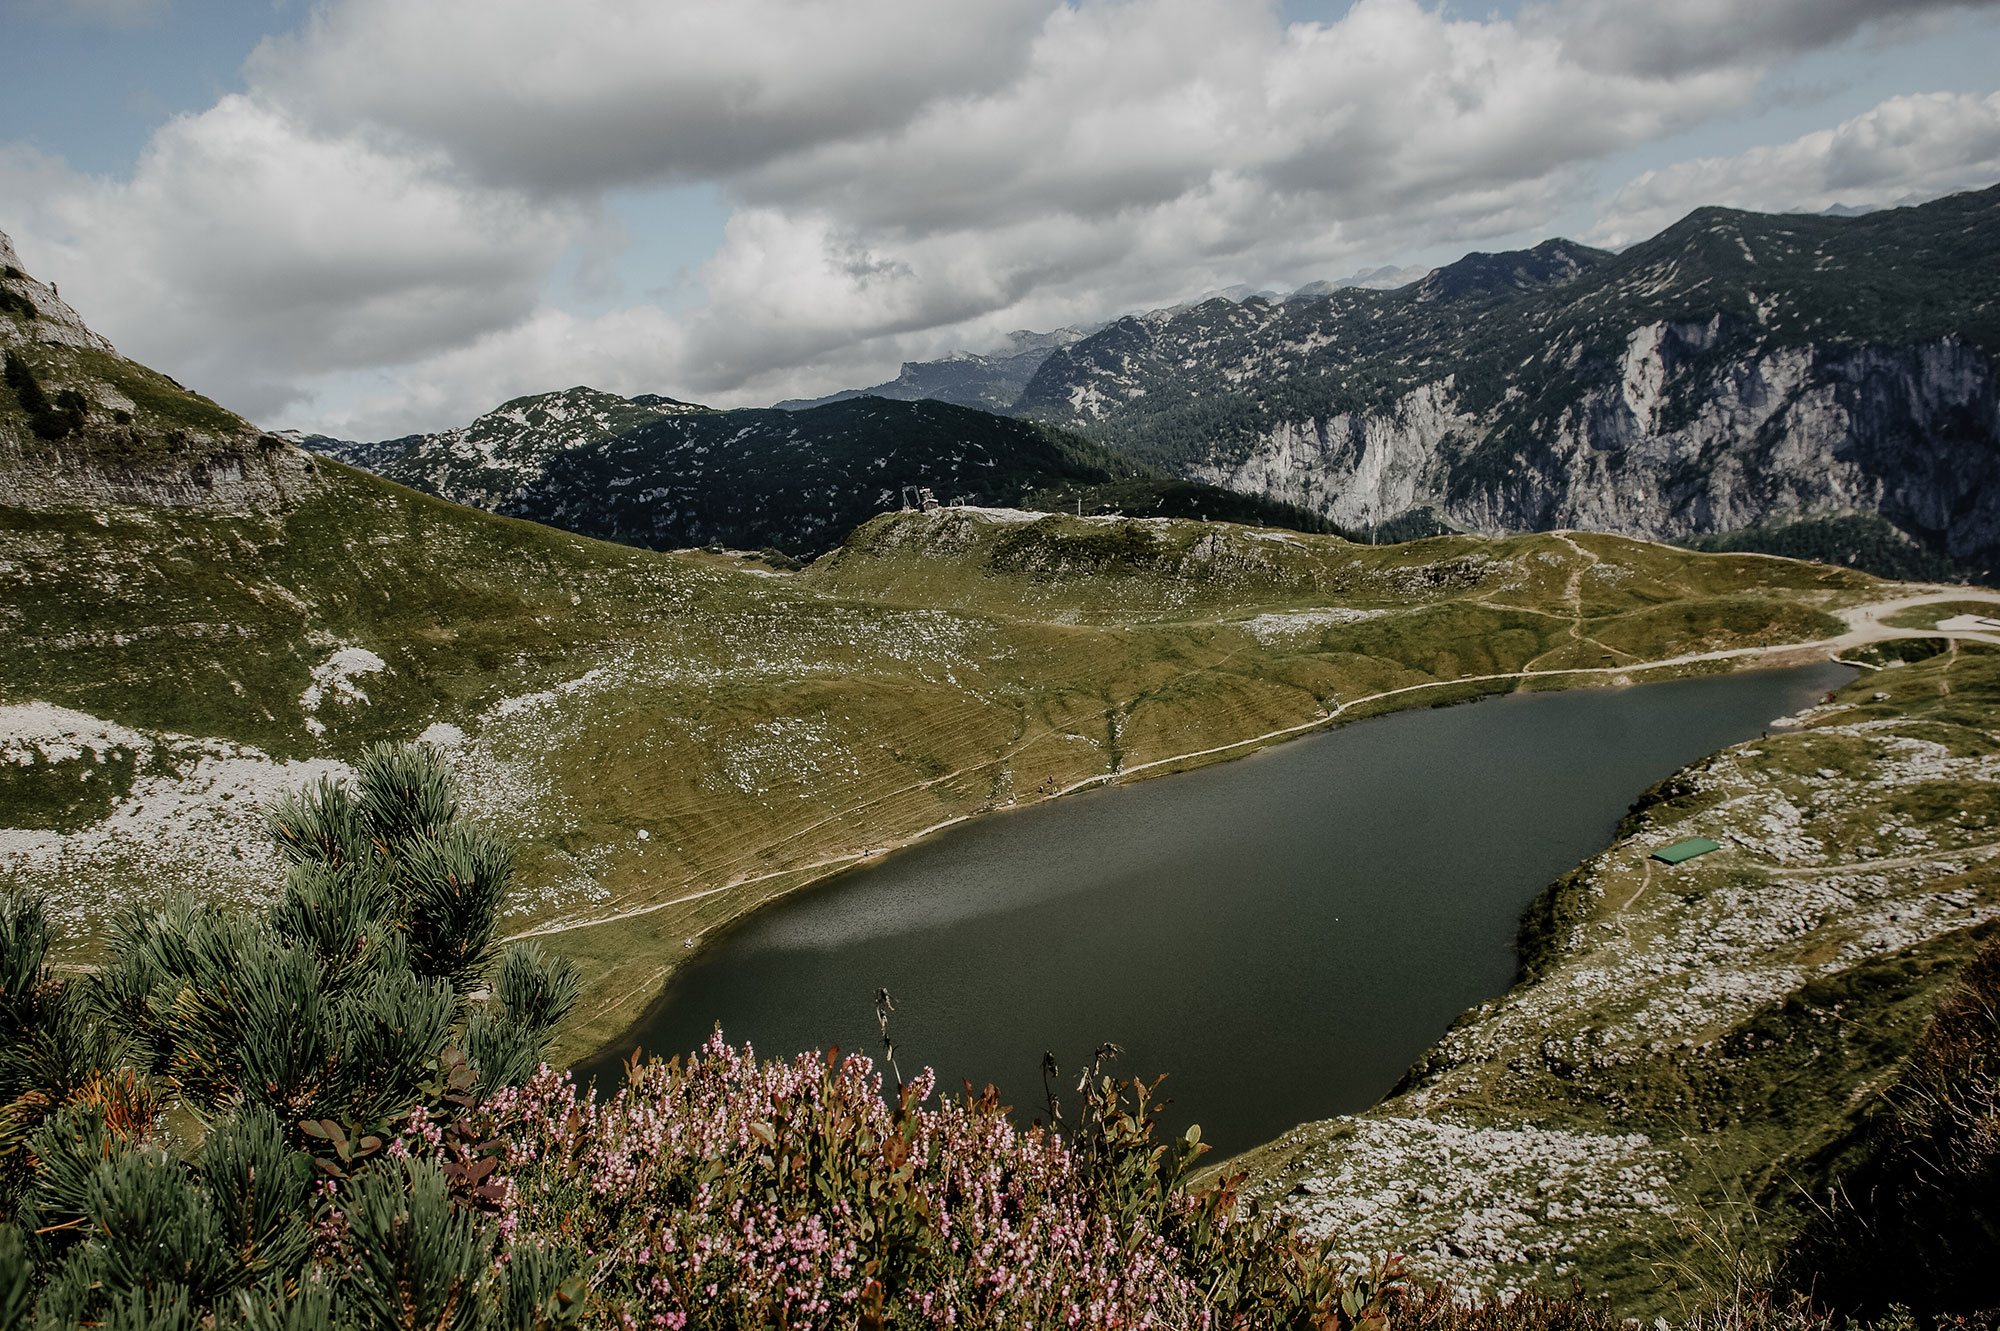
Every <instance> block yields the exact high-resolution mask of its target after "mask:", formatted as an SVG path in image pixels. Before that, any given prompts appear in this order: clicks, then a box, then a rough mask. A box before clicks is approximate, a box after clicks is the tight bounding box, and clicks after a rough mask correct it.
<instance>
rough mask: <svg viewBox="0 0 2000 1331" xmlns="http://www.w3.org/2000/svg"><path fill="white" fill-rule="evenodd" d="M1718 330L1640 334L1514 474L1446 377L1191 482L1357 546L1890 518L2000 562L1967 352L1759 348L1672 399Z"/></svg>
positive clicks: (1967, 554) (1982, 414)
mask: <svg viewBox="0 0 2000 1331" xmlns="http://www.w3.org/2000/svg"><path fill="white" fill-rule="evenodd" d="M1720 322H1721V321H1720V320H1719V319H1715V320H1710V321H1708V322H1705V323H1667V322H1657V323H1651V324H1646V325H1643V326H1641V327H1639V328H1637V329H1634V330H1633V331H1632V333H1631V334H1630V336H1629V338H1628V340H1627V343H1626V347H1625V351H1624V355H1623V356H1622V358H1621V360H1620V370H1621V371H1622V373H1621V374H1620V375H1619V377H1618V378H1617V379H1615V380H1613V381H1610V382H1604V383H1599V384H1597V385H1594V386H1591V387H1589V388H1587V389H1585V390H1584V391H1583V392H1582V393H1581V394H1579V396H1578V397H1577V399H1576V401H1575V402H1573V403H1572V404H1570V405H1568V406H1567V407H1565V408H1564V409H1563V410H1562V412H1561V413H1560V414H1559V415H1558V416H1557V417H1556V418H1555V419H1554V420H1552V421H1549V422H1547V423H1545V424H1544V425H1543V426H1542V427H1541V428H1540V429H1538V430H1536V431H1534V432H1533V435H1532V442H1531V446H1530V447H1529V448H1527V449H1526V450H1524V456H1520V457H1519V458H1518V459H1517V462H1516V465H1514V466H1510V467H1508V468H1506V469H1505V470H1504V471H1501V472H1498V473H1495V472H1492V471H1490V470H1486V471H1482V470H1480V469H1478V468H1476V466H1475V467H1473V468H1467V467H1464V466H1462V465H1461V464H1463V463H1464V462H1465V461H1466V460H1467V459H1468V458H1474V457H1476V453H1477V446H1478V445H1479V444H1480V443H1481V442H1483V441H1485V440H1487V439H1488V438H1489V437H1490V436H1492V435H1494V434H1495V433H1496V431H1497V430H1498V429H1499V427H1500V426H1501V424H1502V419H1503V417H1504V415H1505V414H1506V408H1507V407H1509V406H1511V405H1512V404H1511V403H1504V404H1502V407H1501V409H1499V410H1491V411H1485V412H1481V411H1477V410H1472V409H1468V408H1467V406H1466V405H1464V404H1463V402H1462V400H1461V395H1460V394H1459V393H1458V391H1457V389H1456V384H1455V382H1454V379H1453V377H1452V376H1446V377H1445V378H1443V379H1441V380H1438V381H1435V382H1432V383H1428V384H1425V385H1423V386H1422V387H1420V388H1416V389H1413V390H1411V391H1409V392H1407V393H1405V394H1403V395H1402V396H1401V397H1399V398H1397V399H1396V400H1395V401H1394V402H1393V403H1392V404H1390V405H1389V406H1388V407H1387V408H1386V409H1377V410H1371V411H1358V412H1342V413H1338V414H1335V415H1331V416H1325V417H1319V418H1316V419H1315V418H1307V419H1303V420H1294V421H1286V422H1281V423H1280V424H1278V425H1277V426H1276V427H1274V428H1272V429H1271V430H1269V431H1268V432H1267V433H1266V434H1264V435H1263V436H1262V437H1261V438H1260V439H1258V440H1257V441H1256V442H1255V443H1254V444H1253V445H1252V446H1251V447H1250V449H1249V450H1248V452H1247V453H1246V454H1245V455H1244V456H1242V457H1240V458H1233V459H1229V460H1227V461H1220V460H1217V461H1208V462H1202V463H1196V464H1194V465H1192V466H1190V467H1189V468H1188V470H1189V473H1190V474H1191V475H1193V476H1195V477H1197V478H1199V479H1201V480H1205V481H1209V482H1211V483H1213V484H1216V485H1221V486H1224V487H1226V488H1229V489H1233V490H1240V491H1245V492H1249V493H1256V494H1262V495H1267V496H1269V497H1271V498H1275V499H1281V500H1284V501H1286V502H1289V503H1294V504H1298V505H1300V506H1301V507H1305V508H1309V509H1312V510H1314V511H1316V512H1319V513H1322V514H1324V515H1326V516H1327V517H1329V518H1331V519H1332V520H1333V521H1335V522H1337V523H1340V524H1342V525H1344V526H1349V527H1360V526H1363V525H1366V524H1368V523H1371V522H1380V521H1383V520H1385V519H1387V518H1389V517H1392V516H1394V515H1396V514H1399V513H1403V512H1406V511H1408V510H1411V509H1414V508H1423V507H1431V508H1435V509H1437V510H1438V511H1440V512H1442V513H1443V514H1445V515H1446V516H1447V517H1448V518H1449V519H1450V520H1451V521H1453V522H1456V523H1458V524H1459V525H1462V526H1464V527H1466V528H1468V529H1470V530H1476V531H1487V532H1498V531H1510V530H1511V531H1518V530H1523V529H1530V530H1533V529H1548V528H1556V527H1579V528H1586V529H1591V530H1600V531H1616V532H1620V533H1624V534H1627V535H1635V536H1645V537H1649V538H1652V539H1655V540H1678V539H1682V538H1685V537H1689V536H1694V535H1699V534H1703V533H1707V532H1719V531H1733V530H1738V529H1741V528H1745V527H1755V526H1762V525H1768V524H1772V523H1775V522H1782V521H1788V520H1793V519H1797V518H1805V517H1821V516H1831V515H1837V514H1844V513H1879V514H1880V515H1881V516H1883V517H1884V518H1886V519H1888V520H1889V521H1890V522H1891V523H1893V524H1894V525H1895V526H1897V527H1898V528H1901V529H1902V530H1904V531H1906V532H1909V533H1911V534H1913V535H1915V536H1918V537H1919V538H1921V539H1922V540H1924V541H1925V542H1926V543H1927V544H1932V545H1934V546H1936V547H1938V548H1941V549H1943V550H1945V551H1946V552H1948V553H1949V554H1951V555H1952V556H1953V557H1955V558H1958V559H1961V560H1965V561H1968V562H1972V563H1975V564H1979V565H1982V566H1986V565H1990V564H1991V563H1992V562H1993V559H1994V557H1995V554H1996V552H2000V485H1996V481H2000V385H1996V379H1995V372H1994V365H1993V362H1992V360H1991V358H1990V357H1988V356H1987V355H1986V354H1985V353H1983V352H1982V351H1980V350H1978V349H1975V348H1972V347H1969V346H1966V345H1965V344H1964V343H1962V342H1960V341H1958V340H1956V339H1951V338H1947V339H1943V340H1940V341H1937V342H1932V343H1927V344H1924V345H1920V346H1913V347H1894V348H1878V347H1860V348H1845V347H1791V346H1775V347H1761V348H1758V349H1757V350H1755V351H1753V352H1751V353H1749V354H1746V355H1741V356H1735V357H1729V358H1726V359H1723V360H1721V361H1719V362H1716V363H1713V364H1712V365H1710V366H1707V367H1705V370H1704V373H1703V382H1702V383H1701V384H1700V385H1699V386H1698V387H1696V386H1685V385H1683V386H1680V387H1679V388H1677V389H1676V388H1675V387H1674V386H1675V385H1676V384H1677V382H1678V381H1679V380H1680V378H1681V376H1682V374H1683V371H1684V368H1685V367H1686V366H1687V365H1689V364H1690V363H1693V362H1697V361H1699V360H1700V358H1701V357H1703V356H1704V355H1705V354H1706V353H1707V352H1709V351H1710V350H1711V349H1712V348H1713V347H1714V346H1715V345H1716V343H1717V341H1718V325H1719V324H1720Z"/></svg>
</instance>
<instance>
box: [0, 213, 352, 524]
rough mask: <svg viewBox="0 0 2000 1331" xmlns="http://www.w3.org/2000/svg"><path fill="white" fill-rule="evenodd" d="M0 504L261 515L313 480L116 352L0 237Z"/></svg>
mask: <svg viewBox="0 0 2000 1331" xmlns="http://www.w3.org/2000/svg"><path fill="white" fill-rule="evenodd" d="M0 352H4V354H5V356H6V358H7V361H8V365H9V370H8V376H7V381H6V383H5V385H4V386H0V507H6V508H16V509H30V510H49V509H63V508H69V509H73V508H90V507H102V506H104V505H112V504H135V505H146V506H154V507H167V508H210V509H219V510H226V511H230V512H269V511H273V510H276V509H279V508H283V507H285V506H286V505H288V504H291V503H295V502H296V501H297V500H298V499H299V498H300V497H302V496H303V495H304V494H305V493H306V492H307V491H308V490H310V489H311V488H312V487H313V486H315V485H316V484H318V482H319V479H320V476H319V467H320V464H319V463H318V462H316V461H315V460H314V458H313V457H312V455H311V454H309V453H307V452H306V451H304V450H303V449H300V448H298V447H297V446H295V445H293V444H291V443H289V442H287V441H285V440H282V439H279V438H277V437H275V436H272V435H267V434H263V433H262V432H260V431H259V430H258V429H257V428H256V427H255V426H253V425H251V424H250V423H249V422H248V421H246V420H244V419H242V418H241V417H239V416H237V415H235V414H234V413H232V412H229V411H226V410H224V409H223V408H221V407H219V406H217V405H216V404H215V403H213V402H210V401H209V400H208V399H207V398H204V397H201V396H200V395H198V394H196V393H192V392H189V391H188V390H187V389H186V388H183V387H182V386H181V385H180V384H178V383H175V382H174V381H173V380H172V379H170V378H168V377H167V376H165V375H163V374H159V373H157V372H155V371H153V370H149V369H147V368H146V367H145V366H143V365H139V364H137V363H135V362H133V361H129V360H127V359H125V357H123V356H121V355H119V354H118V351H117V349H116V348H114V347H113V346H112V345H111V343H110V342H109V341H107V340H106V339H105V338H103V337H101V336H99V335H98V334H97V333H95V332H93V331H91V329H90V328H89V326H88V325H86V324H85V323H84V322H83V319H82V317H81V316H80V315H78V314H77V312H76V311H75V310H74V309H73V308H71V307H70V305H69V304H68V303H67V302H65V301H63V300H62V299H61V298H60V297H59V296H58V295H57V293H56V289H55V287H54V285H53V284H50V283H45V282H41V281H38V280H36V279H35V278H34V277H32V276H30V275H29V274H27V273H25V272H23V271H22V270H21V267H20V259H19V256H18V255H16V253H15V252H14V246H13V243H12V241H10V240H9V239H8V238H7V237H6V236H5V235H4V234H0Z"/></svg>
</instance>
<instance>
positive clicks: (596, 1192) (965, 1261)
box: [489, 1035, 1393, 1328]
mask: <svg viewBox="0 0 2000 1331" xmlns="http://www.w3.org/2000/svg"><path fill="white" fill-rule="evenodd" d="M628 1082H629V1084H628V1085H627V1086H626V1087H625V1088H624V1089H622V1090H620V1091H619V1092H618V1093H617V1094H616V1095H615V1096H612V1097H610V1098H608V1099H598V1100H592V1099H591V1098H590V1097H589V1096H588V1095H586V1094H583V1093H580V1092H579V1091H578V1090H577V1088H576V1087H575V1085H574V1084H573V1083H572V1082H571V1081H570V1080H569V1079H568V1078H567V1077H566V1076H564V1075H562V1074H559V1073H556V1072H553V1071H550V1070H548V1069H544V1070H543V1071H542V1073H541V1074H540V1075H538V1076H536V1077H534V1078H533V1079H531V1080H530V1081H529V1082H528V1083H527V1084H526V1085H525V1086H522V1087H520V1088H518V1089H515V1090H509V1091H505V1092H502V1093H501V1094H500V1095H499V1096H497V1097H496V1098H494V1099H493V1100H492V1101H490V1102H489V1108H490V1109H491V1111H492V1112H493V1113H494V1114H495V1115H496V1116H498V1117H500V1118H502V1119H505V1120H508V1121H510V1126H509V1127H508V1128H507V1129H506V1130H505V1132H504V1134H503V1135H504V1137H505V1139H506V1140H507V1142H508V1147H507V1151H506V1155H505V1158H504V1161H503V1166H502V1168H503V1171H504V1172H505V1173H506V1174H507V1175H508V1180H509V1186H510V1189H511V1195H510V1198H509V1200H508V1203H507V1205H506V1208H505V1216H504V1218H503V1220H502V1225H503V1227H504V1228H506V1229H508V1230H510V1231H511V1232H514V1233H516V1234H525V1233H528V1232H534V1233H537V1234H539V1235H540V1236H541V1237H542V1238H543V1239H544V1240H546V1241H550V1242H553V1243H558V1244H561V1245H563V1246H565V1247H567V1248H569V1249H571V1250H572V1251H575V1252H578V1253H580V1254H581V1255H582V1257H583V1263H584V1269H585V1270H586V1271H587V1273H588V1275H587V1279H588V1282H589V1284H590V1286H591V1290H592V1294H591V1298H590V1304H591V1311H592V1313H594V1314H596V1315H598V1316H602V1317H603V1318H605V1319H606V1320H607V1321H610V1322H614V1323H621V1324H623V1325H626V1326H662V1327H670V1328H683V1327H724V1326H728V1327H737V1326H759V1327H764V1326H769V1327H786V1328H792V1327H825V1326H860V1327H872V1328H882V1327H1100V1328H1113V1327H1118V1328H1126V1327H1130V1328H1143V1327H1160V1328H1172V1327H1214V1328H1222V1327H1233V1326H1243V1327H1250V1326H1257V1327H1267V1326H1302V1327H1305V1326H1309V1327H1329V1328H1345V1327H1351V1326H1354V1325H1355V1324H1357V1323H1361V1322H1369V1321H1374V1322H1377V1323H1379V1321H1380V1317H1379V1312H1378V1305H1379V1304H1380V1302H1381V1299H1382V1298H1383V1297H1384V1294H1385V1292H1386V1287H1387V1286H1388V1285H1389V1284H1391V1283H1392V1277H1393V1272H1390V1271H1378V1272H1375V1273H1371V1274H1369V1275H1363V1276H1359V1277H1356V1278H1352V1279H1349V1278H1344V1277H1343V1275H1342V1273H1341V1272H1340V1271H1339V1270H1338V1268H1337V1267H1336V1266H1334V1265H1333V1263H1332V1262H1331V1261H1330V1260H1329V1259H1328V1256H1327V1254H1326V1251H1325V1250H1324V1249H1321V1248H1309V1247H1307V1246H1306V1245H1304V1244H1302V1243H1299V1242H1298V1241H1297V1240H1295V1239H1294V1238H1293V1237H1292V1235H1291V1234H1290V1232H1289V1228H1288V1227H1287V1226H1286V1225H1284V1224H1281V1223H1272V1222H1270V1221H1267V1220H1266V1219H1264V1218H1263V1217H1260V1216H1252V1217H1248V1218H1244V1219H1240V1220H1239V1219H1233V1218H1232V1216H1231V1212H1232V1210H1233V1208H1234V1205H1235V1194H1234V1190H1233V1187H1232V1186H1230V1184H1228V1183H1226V1182H1225V1183H1222V1184H1218V1185H1216V1186H1213V1187H1210V1188H1208V1189H1205V1190H1201V1191H1195V1192H1188V1191H1185V1190H1183V1189H1181V1188H1180V1187H1178V1186H1177V1185H1178V1184H1179V1183H1180V1181H1181V1179H1182V1176H1183V1175H1184V1173H1185V1169H1186V1166H1187V1165H1188V1163H1189V1162H1191V1161H1192V1160H1193V1159H1194V1158H1195V1157H1196V1156H1197V1155H1198V1154H1199V1153H1200V1151H1201V1150H1202V1148H1201V1146H1200V1145H1199V1138H1198V1136H1197V1134H1194V1133H1190V1134H1189V1135H1188V1136H1187V1137H1185V1138H1179V1139H1175V1140H1172V1141H1169V1142H1166V1143H1163V1144H1156V1143H1155V1142H1154V1141H1153V1140H1152V1119H1151V1110H1150V1103H1149V1098H1148V1095H1147V1088H1144V1087H1136V1086H1133V1087H1121V1086H1118V1085H1117V1084H1115V1083H1112V1082H1111V1081H1110V1080H1109V1079H1106V1080H1105V1081H1104V1082H1102V1083H1101V1084H1100V1085H1099V1086H1098V1087H1097V1088H1096V1089H1095V1090H1094V1091H1093V1092H1092V1105H1093V1111H1092V1112H1091V1113H1090V1114H1089V1115H1087V1117H1086V1120H1085V1127H1084V1130H1083V1131H1082V1133H1080V1134H1079V1142H1078V1143H1077V1144H1074V1145H1073V1144H1071V1143H1070V1142H1068V1141H1065V1140H1064V1138H1063V1137H1062V1136H1060V1135H1058V1134H1057V1133H1054V1132H1051V1131H1048V1130H1046V1129H1043V1128H1041V1127H1031V1128H1028V1129H1025V1130H1024V1129H1021V1128H1017V1127H1016V1126H1015V1125H1014V1124H1013V1123H1011V1122H1010V1121H1009V1120H1008V1118H1007V1116H1006V1114H1005V1112H1004V1111H1003V1109H1002V1107H1001V1106H1000V1105H999V1103H998V1101H997V1100H996V1099H995V1097H994V1094H993V1092H992V1091H991V1090H990V1089H989V1090H988V1092H987V1093H986V1094H985V1095H983V1096H969V1095H968V1096H966V1097H962V1098H959V1099H955V1100H954V1099H949V1098H946V1099H940V1100H937V1101H936V1102H932V1098H931V1097H932V1091H933V1085H932V1079H931V1075H930V1074H929V1073H928V1072H926V1073H925V1074H923V1075H922V1076H920V1077H918V1078H917V1079H916V1080H915V1081H913V1082H912V1083H911V1084H910V1085H908V1086H906V1087H904V1088H902V1091H901V1094H900V1097H899V1098H900V1103H899V1105H898V1106H897V1107H896V1108H893V1109H892V1108H891V1107H890V1105H889V1103H888V1102H887V1101H886V1100H885V1099H884V1096H883V1084H882V1077H881V1074H880V1073H878V1072H877V1071H876V1070H875V1067H874V1064H873V1063H872V1062H871V1061H870V1060H869V1059H867V1058H863V1057H848V1058H846V1059H839V1058H837V1057H834V1056H829V1057H827V1058H825V1059H821V1058H818V1057H816V1056H812V1055H804V1056H801V1057H799V1058H797V1059H793V1060H791V1061H789V1062H779V1061H773V1062H759V1061H758V1060H757V1059H756V1058H755V1056H754V1055H753V1053H752V1052H751V1050H750V1049H748V1048H747V1047H746V1048H743V1049H740V1050H739V1049H735V1048H732V1047H731V1046H729V1045H727V1044H725V1043H723V1041H722V1039H721V1037H720V1035H717V1036H716V1037H715V1038H713V1039H711V1041H710V1042H709V1043H708V1045H707V1046H706V1047H704V1048H703V1049H701V1050H699V1051H697V1052H696V1053H695V1054H693V1055H692V1056H690V1057H689V1059H688V1060H687V1062H686V1063H685V1064H682V1063H681V1062H680V1061H679V1060H675V1061H673V1062H668V1063H660V1062H653V1063H650V1064H647V1065H645V1066H643V1067H641V1066H638V1065H636V1064H635V1065H633V1066H632V1067H631V1068H630V1069H629V1070H628ZM1128 1096H1129V1097H1130V1098H1131V1099H1132V1101H1133V1105H1132V1107H1131V1108H1130V1109H1127V1108H1126V1104H1125V1101H1126V1098H1127V1097H1128Z"/></svg>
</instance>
